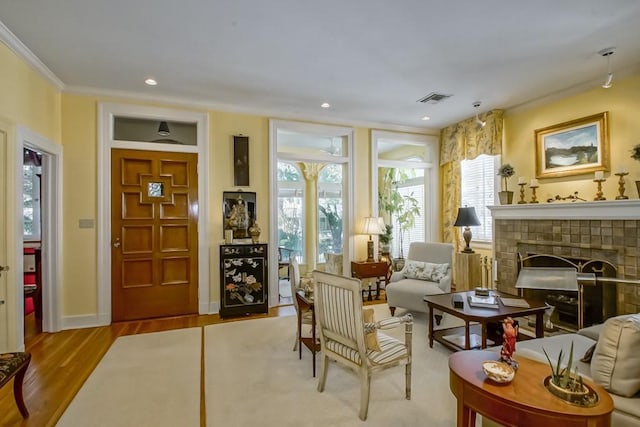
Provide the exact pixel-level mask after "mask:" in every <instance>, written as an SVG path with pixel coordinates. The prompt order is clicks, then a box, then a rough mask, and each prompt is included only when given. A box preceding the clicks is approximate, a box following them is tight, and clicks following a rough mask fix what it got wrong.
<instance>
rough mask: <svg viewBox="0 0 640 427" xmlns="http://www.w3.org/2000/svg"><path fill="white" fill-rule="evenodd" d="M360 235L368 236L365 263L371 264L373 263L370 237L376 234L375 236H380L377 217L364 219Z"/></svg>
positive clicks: (380, 231)
mask: <svg viewBox="0 0 640 427" xmlns="http://www.w3.org/2000/svg"><path fill="white" fill-rule="evenodd" d="M361 233H362V234H368V235H369V240H368V241H367V262H372V261H373V240H371V236H372V235H373V234H376V235H378V234H382V230H381V229H380V222H379V221H378V217H374V216H369V217H366V218H365V219H364V223H363V225H362V230H361Z"/></svg>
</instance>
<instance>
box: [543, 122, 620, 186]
mask: <svg viewBox="0 0 640 427" xmlns="http://www.w3.org/2000/svg"><path fill="white" fill-rule="evenodd" d="M534 134H535V139H536V177H537V178H555V177H560V176H569V175H582V174H586V173H592V172H595V171H608V170H609V128H608V112H607V111H605V112H603V113H599V114H594V115H593V116H588V117H583V118H581V119H576V120H571V121H568V122H564V123H560V124H557V125H553V126H548V127H546V128H542V129H536V130H535V132H534Z"/></svg>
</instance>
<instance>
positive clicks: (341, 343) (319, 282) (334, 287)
mask: <svg viewBox="0 0 640 427" xmlns="http://www.w3.org/2000/svg"><path fill="white" fill-rule="evenodd" d="M313 278H314V282H315V284H314V288H315V291H314V300H315V313H316V321H317V327H318V329H319V332H320V344H321V347H322V355H323V358H322V370H321V372H320V378H319V380H318V391H319V392H322V391H324V386H325V382H326V380H327V369H328V366H329V361H330V360H334V361H336V362H338V363H341V364H343V365H346V366H347V367H349V368H351V369H353V370H354V371H355V372H356V373H357V374H358V376H359V377H360V419H361V420H363V421H364V420H366V419H367V413H368V409H369V389H370V384H371V375H372V374H373V373H375V372H378V371H381V370H384V369H387V368H391V367H394V366H401V365H404V366H405V381H406V386H405V397H406V398H407V400H410V399H411V334H412V328H413V318H412V317H411V314H408V315H406V316H404V317H402V318H393V317H392V318H389V319H385V320H382V321H380V322H373V309H371V308H369V309H366V311H364V312H363V309H362V298H361V297H360V281H359V280H358V279H352V278H348V277H344V276H337V275H335V274H329V273H324V272H321V271H317V270H316V271H314V272H313ZM365 322H367V323H365ZM401 324H404V325H405V340H404V342H402V341H400V340H397V339H395V338H393V337H390V336H388V335H385V334H383V333H380V332H378V330H379V329H390V328H395V327H397V326H400V325H401Z"/></svg>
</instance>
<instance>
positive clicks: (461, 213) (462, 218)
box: [453, 206, 481, 254]
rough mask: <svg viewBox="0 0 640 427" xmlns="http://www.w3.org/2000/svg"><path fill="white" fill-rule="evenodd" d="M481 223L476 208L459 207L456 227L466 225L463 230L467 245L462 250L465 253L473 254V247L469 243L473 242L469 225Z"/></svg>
mask: <svg viewBox="0 0 640 427" xmlns="http://www.w3.org/2000/svg"><path fill="white" fill-rule="evenodd" d="M475 225H481V224H480V220H479V219H478V216H477V215H476V208H474V207H473V206H471V207H466V206H465V207H464V208H458V217H457V218H456V222H455V224H453V226H454V227H464V231H463V232H462V238H463V239H464V241H465V242H466V244H467V246H465V248H464V249H463V250H462V252H464V253H468V254H472V253H474V252H473V249H471V248H470V247H469V243H470V242H471V229H470V228H469V226H475Z"/></svg>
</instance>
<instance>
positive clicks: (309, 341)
mask: <svg viewBox="0 0 640 427" xmlns="http://www.w3.org/2000/svg"><path fill="white" fill-rule="evenodd" d="M294 298H295V299H296V301H297V302H298V357H299V358H300V359H302V345H303V344H304V346H305V347H307V348H308V349H309V350H311V359H312V366H313V376H314V377H315V376H316V353H317V352H319V351H320V340H319V339H318V338H317V337H316V313H315V311H314V308H315V307H314V303H313V294H305V292H304V291H303V290H300V291H297V292H296V294H295V295H294ZM305 311H311V337H303V336H302V314H303V313H304V312H305Z"/></svg>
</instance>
